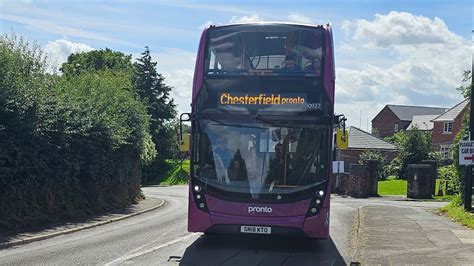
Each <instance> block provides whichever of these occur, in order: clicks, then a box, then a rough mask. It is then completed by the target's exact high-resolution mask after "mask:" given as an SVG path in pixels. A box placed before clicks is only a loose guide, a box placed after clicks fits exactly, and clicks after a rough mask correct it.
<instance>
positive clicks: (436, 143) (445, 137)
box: [432, 109, 467, 151]
mask: <svg viewBox="0 0 474 266" xmlns="http://www.w3.org/2000/svg"><path fill="white" fill-rule="evenodd" d="M466 110H467V109H464V110H463V112H462V113H461V114H460V115H458V117H456V118H455V119H454V121H453V132H451V133H443V130H444V122H442V121H439V122H434V126H433V132H432V143H433V144H432V145H433V150H434V151H439V150H440V145H451V144H452V143H453V140H454V138H455V137H456V134H457V133H458V132H459V131H460V130H461V126H462V119H463V117H464V113H466Z"/></svg>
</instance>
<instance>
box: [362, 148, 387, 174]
mask: <svg viewBox="0 0 474 266" xmlns="http://www.w3.org/2000/svg"><path fill="white" fill-rule="evenodd" d="M367 160H375V161H378V162H379V163H378V169H377V172H378V174H379V176H378V179H385V177H386V176H387V174H388V169H387V158H386V157H385V156H384V155H383V154H382V153H381V152H380V151H377V150H365V151H364V152H362V153H361V154H360V155H359V163H363V162H364V161H367Z"/></svg>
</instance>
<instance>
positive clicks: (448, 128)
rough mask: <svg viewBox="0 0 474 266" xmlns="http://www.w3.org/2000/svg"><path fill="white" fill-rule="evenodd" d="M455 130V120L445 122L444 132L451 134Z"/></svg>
mask: <svg viewBox="0 0 474 266" xmlns="http://www.w3.org/2000/svg"><path fill="white" fill-rule="evenodd" d="M452 132H453V122H444V126H443V134H451V133H452Z"/></svg>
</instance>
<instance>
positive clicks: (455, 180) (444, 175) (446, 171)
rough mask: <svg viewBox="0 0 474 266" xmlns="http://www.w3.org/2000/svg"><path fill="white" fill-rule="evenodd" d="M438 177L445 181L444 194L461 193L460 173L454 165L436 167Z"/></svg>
mask: <svg viewBox="0 0 474 266" xmlns="http://www.w3.org/2000/svg"><path fill="white" fill-rule="evenodd" d="M438 178H440V179H445V180H446V182H447V186H446V195H454V194H459V193H461V191H462V186H461V182H460V175H459V174H458V172H457V169H456V167H455V166H454V165H448V166H441V167H438Z"/></svg>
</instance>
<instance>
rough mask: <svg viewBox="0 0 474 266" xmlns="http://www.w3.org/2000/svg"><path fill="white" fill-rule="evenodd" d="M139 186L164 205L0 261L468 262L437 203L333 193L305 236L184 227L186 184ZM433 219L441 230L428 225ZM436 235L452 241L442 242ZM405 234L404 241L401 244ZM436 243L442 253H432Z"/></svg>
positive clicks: (5, 253)
mask: <svg viewBox="0 0 474 266" xmlns="http://www.w3.org/2000/svg"><path fill="white" fill-rule="evenodd" d="M143 190H144V193H145V195H146V196H149V197H158V198H162V199H164V200H166V202H167V203H166V205H165V206H164V207H162V208H160V209H157V210H154V211H151V212H148V213H145V214H141V215H138V216H135V217H132V218H129V219H125V220H122V221H118V222H115V223H111V224H106V225H103V226H99V227H95V228H92V229H88V230H84V231H80V232H77V233H73V234H69V235H64V236H59V237H55V238H52V239H48V240H43V241H38V242H34V243H30V244H26V245H22V246H17V247H14V248H10V249H6V250H0V264H1V265H5V264H6V265H32V264H48V265H71V264H80V265H83V264H87V265H91V264H93V265H97V264H98V265H115V264H138V265H151V264H152V265H315V264H317V265H345V264H349V263H350V262H351V261H360V262H362V263H367V262H369V263H375V264H377V263H382V264H397V263H404V262H407V263H409V262H413V261H415V262H418V263H420V262H421V263H423V262H422V261H420V260H423V261H424V262H426V263H428V262H433V261H434V262H438V263H442V262H449V263H466V264H469V263H471V262H472V263H474V257H472V256H474V255H473V254H474V237H473V239H472V240H473V242H472V244H469V241H470V240H469V232H467V234H466V232H465V230H464V231H463V230H462V229H463V228H462V227H459V226H457V225H455V224H453V223H451V222H449V221H447V220H446V219H445V218H444V217H439V216H437V215H435V214H432V213H430V212H429V211H427V209H428V208H433V207H437V206H439V205H440V203H434V202H407V201H397V200H391V199H385V198H375V199H369V200H357V199H350V198H341V197H335V198H334V199H332V201H331V205H332V206H331V239H329V240H313V241H310V240H301V239H292V238H276V237H263V236H203V235H202V234H197V233H188V232H187V231H186V217H187V215H186V210H187V190H186V187H183V186H175V187H149V188H144V189H143ZM439 225H443V226H444V227H445V228H449V230H442V231H440V230H437V229H435V227H437V226H439ZM420 226H421V227H420ZM423 226H425V227H426V228H424V227H423ZM387 228H388V229H387ZM425 229H426V230H425ZM407 230H408V231H407ZM430 230H431V231H430ZM403 232H408V234H405V233H403ZM439 232H441V233H442V234H438V233H439ZM433 233H434V234H433ZM462 237H464V238H462ZM443 239H444V240H445V241H446V242H445V243H447V244H449V245H450V246H452V248H451V247H449V246H448V245H444V246H443V241H441V240H443ZM460 239H464V242H466V243H464V242H463V241H461V240H460ZM406 241H408V242H407V243H411V245H408V246H406V243H405V242H406ZM440 241H441V242H440ZM438 244H439V245H438ZM404 246H406V247H407V248H404ZM441 248H442V250H445V254H444V253H442V252H441V253H440V251H439V250H438V249H441ZM444 255H446V256H444ZM408 258H411V260H408ZM471 259H472V261H471Z"/></svg>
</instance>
